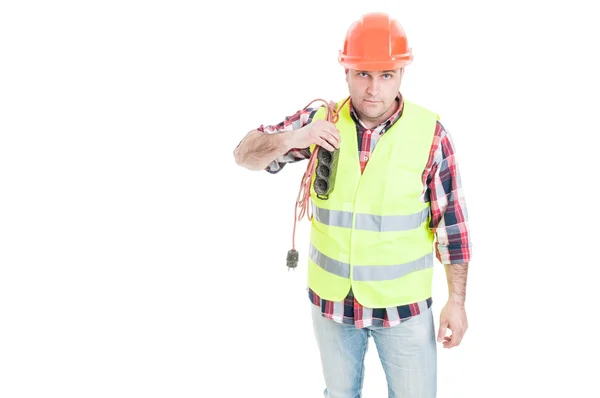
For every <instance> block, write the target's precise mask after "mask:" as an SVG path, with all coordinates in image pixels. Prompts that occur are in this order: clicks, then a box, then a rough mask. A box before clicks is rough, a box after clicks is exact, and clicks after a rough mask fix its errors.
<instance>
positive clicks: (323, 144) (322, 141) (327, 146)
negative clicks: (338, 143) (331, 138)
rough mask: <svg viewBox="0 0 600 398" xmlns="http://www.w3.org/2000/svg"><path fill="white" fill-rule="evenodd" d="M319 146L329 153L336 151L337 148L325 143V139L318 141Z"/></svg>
mask: <svg viewBox="0 0 600 398" xmlns="http://www.w3.org/2000/svg"><path fill="white" fill-rule="evenodd" d="M317 145H319V146H320V147H323V149H325V150H327V151H329V152H333V151H335V148H334V147H333V146H331V144H330V143H329V142H327V141H325V140H324V139H323V138H319V139H318V140H317Z"/></svg>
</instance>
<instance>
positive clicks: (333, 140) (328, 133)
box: [317, 123, 340, 152]
mask: <svg viewBox="0 0 600 398" xmlns="http://www.w3.org/2000/svg"><path fill="white" fill-rule="evenodd" d="M317 134H318V136H319V138H320V139H321V140H322V141H325V142H326V143H327V146H325V145H323V144H319V143H318V145H321V146H322V147H323V148H325V149H327V150H328V151H330V152H331V151H334V150H335V149H337V148H339V147H340V131H339V130H338V129H337V128H336V127H335V125H334V124H333V123H326V124H324V125H323V126H322V128H321V129H320V130H319V131H318V133H317Z"/></svg>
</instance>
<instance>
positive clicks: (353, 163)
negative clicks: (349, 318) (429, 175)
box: [308, 100, 438, 308]
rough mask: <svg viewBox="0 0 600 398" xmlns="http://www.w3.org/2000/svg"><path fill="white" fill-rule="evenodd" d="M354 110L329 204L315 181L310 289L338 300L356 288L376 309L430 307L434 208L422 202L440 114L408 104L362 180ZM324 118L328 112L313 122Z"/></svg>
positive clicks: (344, 130) (343, 121)
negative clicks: (413, 305) (424, 303)
mask: <svg viewBox="0 0 600 398" xmlns="http://www.w3.org/2000/svg"><path fill="white" fill-rule="evenodd" d="M340 104H341V102H340V103H338V106H339V105H340ZM349 106H350V102H349V101H348V102H347V103H346V104H345V105H344V107H343V108H342V109H341V111H340V115H339V119H338V122H337V124H336V127H337V128H338V129H339V131H340V134H341V137H340V138H341V145H340V149H339V151H338V155H337V156H338V158H337V171H336V176H335V184H334V188H333V192H332V193H331V194H330V195H329V197H328V199H327V200H323V199H319V198H318V197H317V195H316V192H315V190H314V185H313V184H314V180H315V175H314V174H313V177H312V182H311V188H310V196H311V202H312V216H313V219H312V222H311V234H310V250H309V256H308V286H309V287H310V288H311V289H313V290H314V291H315V292H316V293H317V294H318V295H319V296H320V297H322V298H323V299H326V300H333V301H340V300H342V299H344V297H346V295H347V294H348V292H349V290H350V287H352V290H353V293H354V296H355V297H356V298H357V300H358V301H359V302H360V303H361V304H362V305H364V306H366V307H371V308H384V307H392V306H397V305H403V304H407V303H412V302H416V301H420V300H425V299H426V298H428V297H430V296H431V286H432V277H433V260H434V258H433V240H434V235H433V233H432V231H431V230H430V229H429V220H430V210H429V203H425V202H423V200H422V199H420V196H421V195H422V193H423V181H422V174H423V171H424V169H425V166H426V164H427V160H428V157H429V152H430V148H431V144H432V141H433V135H434V132H435V125H436V120H437V119H438V115H437V114H435V113H433V112H431V111H429V110H427V109H425V108H423V107H421V106H419V105H416V104H414V103H412V102H410V101H406V100H405V101H404V109H403V111H402V116H401V117H400V119H398V120H397V121H396V122H395V123H394V125H393V126H392V127H391V128H390V129H389V130H388V131H386V132H385V133H384V134H383V135H382V136H381V138H380V140H379V142H378V143H377V146H376V148H375V151H374V152H373V153H372V155H371V159H370V160H369V162H368V163H367V165H366V167H365V170H364V172H363V174H362V175H361V172H360V162H359V159H358V153H359V151H358V143H357V137H356V126H355V124H354V121H353V120H352V118H351V116H350V113H349ZM324 118H325V109H324V108H321V109H320V110H319V111H317V112H316V114H315V116H314V118H313V120H317V119H324ZM314 149H315V146H314V145H312V146H311V150H312V151H314Z"/></svg>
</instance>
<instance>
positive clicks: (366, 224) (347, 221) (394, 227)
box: [312, 203, 429, 232]
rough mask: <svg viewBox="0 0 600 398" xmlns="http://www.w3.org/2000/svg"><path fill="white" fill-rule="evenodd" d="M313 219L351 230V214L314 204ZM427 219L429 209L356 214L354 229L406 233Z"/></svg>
mask: <svg viewBox="0 0 600 398" xmlns="http://www.w3.org/2000/svg"><path fill="white" fill-rule="evenodd" d="M312 208H313V217H314V218H315V219H316V220H317V221H318V222H320V223H321V224H325V225H329V226H332V227H342V228H352V212H349V211H340V210H329V209H323V208H322V207H318V206H316V205H315V204H314V203H313V205H312ZM428 217H429V208H425V209H423V210H421V211H420V212H418V213H414V214H408V215H399V216H398V215H394V216H378V215H374V214H364V213H357V214H356V225H355V226H354V229H360V230H365V231H375V232H394V231H408V230H411V229H415V228H418V227H419V226H420V225H421V224H422V223H423V222H425V220H427V218H428Z"/></svg>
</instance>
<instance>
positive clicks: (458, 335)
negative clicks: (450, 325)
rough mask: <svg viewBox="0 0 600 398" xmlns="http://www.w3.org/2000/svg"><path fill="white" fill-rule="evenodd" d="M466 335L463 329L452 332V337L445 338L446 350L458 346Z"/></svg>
mask: <svg viewBox="0 0 600 398" xmlns="http://www.w3.org/2000/svg"><path fill="white" fill-rule="evenodd" d="M464 334H465V331H464V330H463V329H456V330H452V334H451V335H450V336H446V337H444V341H443V342H442V344H443V346H444V348H452V347H456V346H458V345H459V344H460V343H461V341H462V338H463V336H464Z"/></svg>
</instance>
